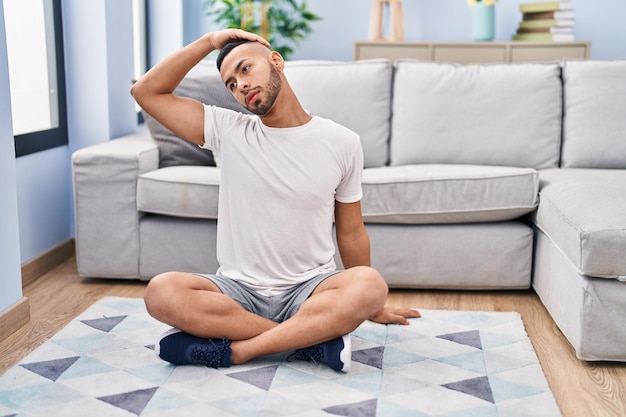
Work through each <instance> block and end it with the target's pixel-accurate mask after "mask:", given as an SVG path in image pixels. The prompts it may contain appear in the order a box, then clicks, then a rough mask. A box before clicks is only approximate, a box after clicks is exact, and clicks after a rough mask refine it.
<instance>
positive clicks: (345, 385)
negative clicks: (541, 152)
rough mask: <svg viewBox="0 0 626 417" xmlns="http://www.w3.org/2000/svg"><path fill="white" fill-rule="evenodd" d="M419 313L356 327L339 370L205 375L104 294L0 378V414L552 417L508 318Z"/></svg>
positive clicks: (132, 305) (289, 368) (298, 367)
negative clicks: (177, 359) (176, 359)
mask: <svg viewBox="0 0 626 417" xmlns="http://www.w3.org/2000/svg"><path fill="white" fill-rule="evenodd" d="M131 301H133V302H131ZM421 312H422V318H420V319H411V320H410V321H411V326H408V327H404V326H397V327H392V326H384V325H380V324H377V323H373V322H365V323H364V324H363V325H362V326H361V327H360V328H359V329H357V331H355V332H354V334H352V336H351V337H352V347H353V349H354V350H353V352H352V355H353V356H352V360H353V366H352V372H350V373H349V374H342V373H337V372H335V371H333V370H332V369H330V368H328V367H326V366H325V365H323V364H311V363H310V362H306V361H290V359H289V358H290V356H291V355H289V354H284V355H283V354H281V355H275V356H270V357H263V358H259V359H258V360H256V359H255V360H254V361H250V362H249V363H248V364H246V365H243V366H241V367H239V366H238V367H233V368H223V369H218V370H213V369H210V368H206V367H199V366H180V367H174V366H172V365H171V364H169V363H167V362H165V361H162V360H161V359H159V358H158V357H156V356H155V355H154V352H153V351H152V350H153V349H154V346H153V345H152V343H154V340H156V339H157V338H158V336H159V335H160V334H161V333H162V332H163V331H165V330H167V328H168V326H167V325H165V324H162V323H160V322H157V321H156V320H154V319H152V318H150V316H149V315H148V313H147V311H145V305H144V303H143V300H141V299H136V300H126V299H124V300H122V301H120V299H119V298H105V299H104V300H102V301H100V302H98V303H96V304H95V305H94V306H92V307H90V308H89V309H88V310H87V311H86V312H84V313H82V314H81V315H80V316H79V317H77V318H76V319H75V320H74V321H73V322H72V324H71V325H70V326H68V327H66V328H65V329H64V331H62V332H60V333H59V334H58V335H57V336H54V337H53V338H52V339H51V340H50V341H48V342H46V343H45V344H44V345H43V347H41V348H38V349H37V350H36V351H34V352H33V353H32V354H31V355H30V356H29V357H26V358H24V359H23V360H22V361H21V362H20V364H18V366H15V367H13V368H11V369H9V370H8V371H7V372H6V373H5V374H4V375H1V376H0V416H2V417H7V416H11V415H13V416H15V417H17V416H27V415H28V416H32V417H44V416H49V415H67V411H68V408H69V407H73V411H74V414H76V415H83V414H90V415H92V416H94V417H99V416H113V415H116V416H118V415H119V416H122V415H125V416H133V415H135V416H144V417H148V416H151V417H156V416H163V417H165V416H178V415H229V416H240V417H256V416H276V417H281V416H282V417H288V416H294V415H299V416H305V415H307V416H312V415H322V414H324V415H328V416H335V417H338V416H345V417H350V416H359V417H361V416H365V417H367V416H381V417H382V416H393V415H398V416H404V415H410V416H415V417H443V416H445V417H495V416H497V415H500V414H502V410H504V411H505V413H504V414H506V412H508V413H509V414H511V411H513V412H514V414H515V415H516V416H517V417H536V416H537V415H539V414H541V416H542V417H560V415H561V414H560V413H559V410H558V405H557V404H556V402H555V401H554V397H553V396H552V394H551V392H550V389H549V386H548V384H547V381H545V377H544V375H543V373H542V370H541V366H540V364H539V363H538V361H537V358H536V355H534V351H533V350H532V345H531V344H530V341H529V340H528V338H527V335H526V333H525V332H524V329H523V323H522V322H521V319H520V318H519V317H518V316H514V315H511V314H507V313H491V312H488V313H483V312H454V311H433V310H422V311H421ZM140 323H145V326H146V327H138V325H139V324H140ZM94 329H95V330H94ZM500 334H501V335H502V337H499V336H500ZM109 352H110V354H109ZM317 365H320V366H317ZM539 409H541V411H542V412H541V413H537V410H539ZM95 410H97V411H95ZM509 414H507V415H509Z"/></svg>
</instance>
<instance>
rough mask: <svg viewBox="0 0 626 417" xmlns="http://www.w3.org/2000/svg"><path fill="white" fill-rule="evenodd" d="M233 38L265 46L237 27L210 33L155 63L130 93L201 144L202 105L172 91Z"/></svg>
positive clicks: (174, 129)
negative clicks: (204, 60)
mask: <svg viewBox="0 0 626 417" xmlns="http://www.w3.org/2000/svg"><path fill="white" fill-rule="evenodd" d="M237 39H249V40H251V41H257V42H260V43H262V44H264V45H266V46H269V45H268V44H267V41H266V40H265V39H263V38H261V37H260V36H257V35H255V34H253V33H249V32H244V31H242V30H238V29H227V30H223V31H219V32H210V33H207V34H205V35H203V36H202V37H201V38H199V39H198V40H196V41H194V42H192V43H190V44H189V45H187V46H185V47H184V48H182V49H180V50H179V51H177V52H175V53H173V54H172V55H170V56H168V57H167V58H165V59H164V60H163V61H161V62H159V63H158V64H157V65H155V66H154V67H153V68H152V69H150V71H148V72H147V73H146V74H145V75H144V76H143V77H141V78H140V79H139V80H138V81H137V82H136V83H135V84H134V85H133V87H132V88H131V94H132V96H133V97H134V98H135V100H136V101H137V103H138V104H139V105H140V106H141V108H143V109H144V110H145V111H146V112H147V113H148V114H150V115H151V116H152V117H154V118H155V119H156V120H158V121H159V122H160V123H161V124H162V125H163V126H165V127H167V128H168V129H169V130H171V131H172V132H174V133H175V134H176V135H178V136H180V137H182V138H184V139H187V140H188V141H190V142H193V143H196V144H198V145H202V144H204V107H203V105H202V103H200V102H198V101H196V100H192V99H190V98H183V97H177V96H175V95H173V94H172V92H173V91H174V90H175V89H176V87H177V86H178V84H180V82H181V81H182V79H183V78H184V77H185V75H186V74H187V73H188V72H189V71H190V70H191V69H192V68H193V67H194V66H195V65H196V64H198V62H200V61H201V60H202V59H204V57H206V56H207V55H208V54H209V53H211V52H213V51H214V50H216V49H221V48H223V47H224V45H226V44H227V43H229V42H231V41H233V40H237Z"/></svg>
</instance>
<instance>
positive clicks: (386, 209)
mask: <svg viewBox="0 0 626 417" xmlns="http://www.w3.org/2000/svg"><path fill="white" fill-rule="evenodd" d="M538 187H539V180H538V175H537V172H536V171H535V170H534V169H531V168H512V167H495V166H475V165H405V166H393V167H381V168H371V169H366V170H364V172H363V200H362V210H363V218H364V220H365V221H366V222H370V223H413V224H434V223H468V222H492V221H502V220H510V219H514V218H517V217H520V216H522V215H524V214H526V213H529V212H530V211H532V210H534V209H535V207H536V206H537V190H538Z"/></svg>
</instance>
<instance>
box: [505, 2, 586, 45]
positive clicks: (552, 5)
mask: <svg viewBox="0 0 626 417" xmlns="http://www.w3.org/2000/svg"><path fill="white" fill-rule="evenodd" d="M519 9H520V12H522V21H521V22H520V24H519V27H518V28H517V33H516V34H515V35H513V40H514V41H535V42H552V41H573V40H574V8H573V6H572V2H571V1H565V0H563V1H544V2H539V3H520V5H519Z"/></svg>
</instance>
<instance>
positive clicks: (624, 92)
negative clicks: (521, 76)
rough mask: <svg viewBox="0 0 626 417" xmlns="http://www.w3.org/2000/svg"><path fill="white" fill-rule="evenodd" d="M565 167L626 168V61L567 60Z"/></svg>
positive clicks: (563, 156) (564, 134) (564, 123)
mask: <svg viewBox="0 0 626 417" xmlns="http://www.w3.org/2000/svg"><path fill="white" fill-rule="evenodd" d="M563 85H564V89H565V90H564V107H565V112H564V119H563V153H562V159H561V165H562V166H563V167H568V168H574V167H575V168H622V169H623V168H626V116H625V115H626V60H622V61H566V62H565V63H564V65H563Z"/></svg>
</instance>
